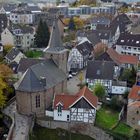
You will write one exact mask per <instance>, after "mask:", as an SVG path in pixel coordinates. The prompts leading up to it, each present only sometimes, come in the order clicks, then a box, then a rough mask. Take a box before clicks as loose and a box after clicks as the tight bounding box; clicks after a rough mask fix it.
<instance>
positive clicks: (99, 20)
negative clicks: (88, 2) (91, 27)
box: [90, 17, 110, 25]
mask: <svg viewBox="0 0 140 140" xmlns="http://www.w3.org/2000/svg"><path fill="white" fill-rule="evenodd" d="M90 23H91V24H104V25H109V24H110V19H108V18H106V17H94V18H93V19H92V20H91V21H90Z"/></svg>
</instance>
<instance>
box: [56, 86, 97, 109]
mask: <svg viewBox="0 0 140 140" xmlns="http://www.w3.org/2000/svg"><path fill="white" fill-rule="evenodd" d="M81 97H85V98H86V99H87V100H88V102H89V103H90V104H91V105H92V106H94V107H97V103H98V98H97V97H96V96H95V95H93V93H92V92H91V91H90V90H89V89H88V87H86V86H85V87H83V88H82V89H81V90H80V91H79V92H78V93H77V94H76V95H55V99H54V109H56V107H57V104H58V103H61V104H63V109H64V110H67V109H68V108H69V107H70V106H71V105H73V104H75V103H76V102H77V101H78V100H79V99H80V98H81Z"/></svg>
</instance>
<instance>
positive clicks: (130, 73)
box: [120, 67, 136, 87]
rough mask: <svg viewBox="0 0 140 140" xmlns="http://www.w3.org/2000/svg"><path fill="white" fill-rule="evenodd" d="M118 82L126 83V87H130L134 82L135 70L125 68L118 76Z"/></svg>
mask: <svg viewBox="0 0 140 140" xmlns="http://www.w3.org/2000/svg"><path fill="white" fill-rule="evenodd" d="M120 80H122V81H127V84H128V86H130V87H131V86H132V85H134V84H135V82H136V70H135V68H134V67H132V68H126V69H124V70H123V71H122V74H121V75H120Z"/></svg>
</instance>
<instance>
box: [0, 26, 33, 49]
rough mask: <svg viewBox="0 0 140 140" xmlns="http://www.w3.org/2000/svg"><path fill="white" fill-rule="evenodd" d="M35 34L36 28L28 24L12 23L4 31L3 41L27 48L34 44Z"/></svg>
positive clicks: (6, 43) (4, 43)
mask: <svg viewBox="0 0 140 140" xmlns="http://www.w3.org/2000/svg"><path fill="white" fill-rule="evenodd" d="M34 34H35V33H34V29H33V28H32V27H30V26H28V25H18V24H12V25H11V26H9V27H7V28H5V29H4V31H3V32H2V34H1V42H2V44H3V45H12V46H15V47H17V48H20V49H22V50H27V49H29V48H30V47H32V46H33V45H34Z"/></svg>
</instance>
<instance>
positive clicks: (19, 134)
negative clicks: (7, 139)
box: [3, 101, 31, 140]
mask: <svg viewBox="0 0 140 140" xmlns="http://www.w3.org/2000/svg"><path fill="white" fill-rule="evenodd" d="M3 113H5V114H6V115H8V116H10V117H11V118H13V119H14V120H15V127H14V131H13V137H12V140H27V137H28V132H29V128H30V126H29V125H30V122H31V117H27V116H25V115H21V114H19V113H17V110H16V101H14V102H13V103H11V104H10V105H9V106H7V107H6V108H5V109H4V110H3Z"/></svg>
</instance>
